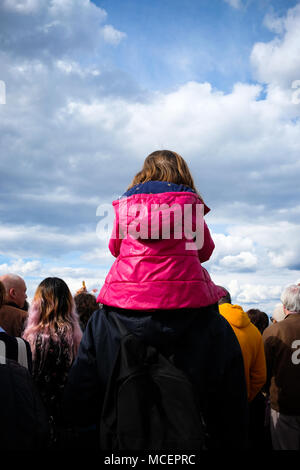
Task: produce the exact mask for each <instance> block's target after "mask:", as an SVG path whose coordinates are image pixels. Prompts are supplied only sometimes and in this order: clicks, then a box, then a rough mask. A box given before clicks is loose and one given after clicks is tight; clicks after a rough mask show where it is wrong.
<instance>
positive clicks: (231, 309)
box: [219, 304, 250, 328]
mask: <svg viewBox="0 0 300 470" xmlns="http://www.w3.org/2000/svg"><path fill="white" fill-rule="evenodd" d="M219 312H220V313H221V315H223V317H224V318H226V320H227V321H228V322H229V323H230V324H232V325H233V326H235V327H236V328H246V327H247V326H248V325H249V324H250V318H249V317H248V315H247V313H245V312H244V310H243V309H242V307H240V306H239V305H232V304H221V305H219Z"/></svg>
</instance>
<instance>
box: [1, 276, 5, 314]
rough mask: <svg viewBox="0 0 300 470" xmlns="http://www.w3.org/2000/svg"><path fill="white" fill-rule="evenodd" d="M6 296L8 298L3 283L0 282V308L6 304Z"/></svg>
mask: <svg viewBox="0 0 300 470" xmlns="http://www.w3.org/2000/svg"><path fill="white" fill-rule="evenodd" d="M5 296H6V290H5V287H4V285H3V284H2V282H1V281H0V308H1V307H2V305H3V304H4V301H5Z"/></svg>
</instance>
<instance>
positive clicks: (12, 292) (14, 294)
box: [8, 287, 16, 299]
mask: <svg viewBox="0 0 300 470" xmlns="http://www.w3.org/2000/svg"><path fill="white" fill-rule="evenodd" d="M8 295H9V297H10V298H11V299H15V298H16V291H15V288H14V287H11V288H10V289H9V291H8Z"/></svg>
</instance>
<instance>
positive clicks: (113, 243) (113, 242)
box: [108, 217, 122, 258]
mask: <svg viewBox="0 0 300 470" xmlns="http://www.w3.org/2000/svg"><path fill="white" fill-rule="evenodd" d="M121 243H122V238H121V237H120V231H119V220H118V218H117V217H115V220H114V227H113V231H112V234H111V237H110V240H109V244H108V248H109V251H110V252H111V254H112V255H113V256H114V257H115V258H117V257H118V256H119V254H120V248H121Z"/></svg>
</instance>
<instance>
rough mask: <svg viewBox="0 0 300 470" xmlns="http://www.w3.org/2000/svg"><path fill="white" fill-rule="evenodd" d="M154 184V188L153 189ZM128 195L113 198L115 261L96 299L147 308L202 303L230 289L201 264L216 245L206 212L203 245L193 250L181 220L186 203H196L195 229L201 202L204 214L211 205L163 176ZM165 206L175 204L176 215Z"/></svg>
mask: <svg viewBox="0 0 300 470" xmlns="http://www.w3.org/2000/svg"><path fill="white" fill-rule="evenodd" d="M154 183H156V184H154ZM153 188H154V191H155V193H153V192H149V190H152V191H153ZM174 189H175V190H174ZM164 190H166V191H164ZM159 191H161V192H159ZM125 196H126V197H122V198H121V199H119V200H116V201H114V202H113V206H114V210H115V221H114V229H113V233H112V236H111V239H110V242H109V249H110V251H111V253H112V254H113V256H115V257H116V260H115V262H114V263H113V265H112V267H111V269H110V271H109V273H108V275H107V277H106V279H105V283H104V285H103V287H102V289H101V291H100V293H99V295H98V298H97V301H98V302H100V303H102V304H105V305H110V306H114V307H119V308H124V309H129V310H143V311H144V310H157V309H181V308H198V307H203V306H207V305H211V304H214V303H216V302H218V300H219V299H220V298H221V297H222V296H224V295H225V293H224V291H223V289H221V288H220V287H218V286H216V285H215V284H214V283H213V282H212V280H211V278H210V276H209V274H208V272H207V271H206V270H205V269H204V268H203V267H202V266H201V262H204V261H207V260H208V259H209V258H210V256H211V254H212V252H213V250H214V246H215V245H214V242H213V240H212V238H211V236H210V232H209V229H208V227H207V225H206V223H205V221H204V219H203V217H202V233H204V243H203V246H202V247H201V248H197V246H196V245H195V244H193V249H187V243H188V242H191V241H192V240H193V236H192V235H190V234H189V232H188V230H186V231H184V226H183V224H182V225H180V224H179V225H178V220H179V219H180V214H181V215H182V217H181V219H182V220H183V214H185V212H184V211H185V208H189V209H190V208H192V209H191V210H190V212H189V211H187V214H189V213H190V214H192V215H191V218H192V224H191V230H193V231H195V227H196V223H198V222H199V219H198V218H196V211H195V208H196V206H197V205H201V206H202V210H203V208H204V214H206V213H207V212H208V211H209V210H210V209H208V208H207V207H206V206H205V205H204V204H203V202H202V201H201V199H200V198H199V196H198V195H197V194H196V193H195V192H194V191H192V190H191V189H190V188H186V187H182V185H175V184H170V183H164V182H158V181H152V182H148V183H144V184H140V185H137V186H136V187H135V188H133V190H131V191H130V192H128V193H125ZM156 208H159V209H158V212H159V211H160V214H159V215H158V212H155V209H156ZM164 208H167V209H168V208H171V211H173V213H174V216H173V217H172V214H171V217H164V216H163V215H162V214H163V210H162V209H164ZM174 208H175V209H174ZM198 209H199V207H198ZM153 214H154V216H153ZM178 214H179V219H178V218H176V217H177V216H178ZM153 221H154V222H153ZM175 221H177V225H176V223H175ZM185 222H186V221H185V220H184V223H185ZM166 224H169V227H166V226H165V225H166ZM178 226H179V229H178ZM129 227H131V230H130V229H129ZM176 227H177V229H176ZM145 231H146V233H145ZM162 233H164V235H162ZM168 235H169V236H168ZM166 236H167V238H166ZM148 237H149V238H148ZM194 239H195V237H194ZM190 245H191V243H190Z"/></svg>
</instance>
